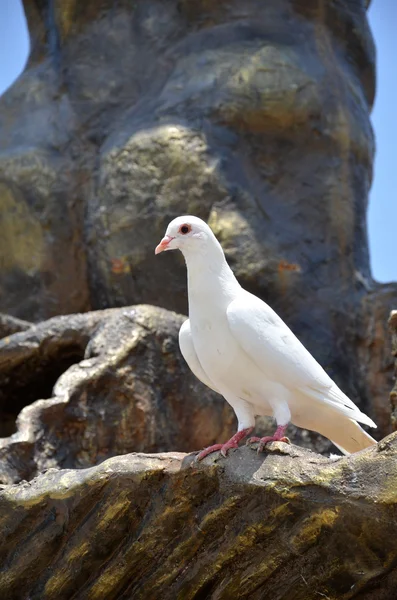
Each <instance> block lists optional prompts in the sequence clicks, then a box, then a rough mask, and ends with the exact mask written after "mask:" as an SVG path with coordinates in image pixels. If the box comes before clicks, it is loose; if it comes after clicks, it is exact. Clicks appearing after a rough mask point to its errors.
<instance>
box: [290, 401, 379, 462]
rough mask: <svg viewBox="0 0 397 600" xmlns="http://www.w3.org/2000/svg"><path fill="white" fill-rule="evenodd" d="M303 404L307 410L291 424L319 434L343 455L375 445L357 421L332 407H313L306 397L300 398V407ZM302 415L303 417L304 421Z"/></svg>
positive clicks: (323, 405)
mask: <svg viewBox="0 0 397 600" xmlns="http://www.w3.org/2000/svg"><path fill="white" fill-rule="evenodd" d="M305 404H306V406H307V409H306V410H302V411H301V412H300V418H299V417H298V418H293V419H292V421H293V423H294V424H295V425H298V427H303V428H304V429H311V430H312V431H317V432H318V433H321V435H323V436H325V437H327V438H328V439H329V440H331V441H332V442H333V443H334V444H335V446H337V447H338V448H339V450H340V451H341V452H343V453H344V454H351V453H353V452H358V451H359V450H363V449H364V448H368V447H369V446H373V445H374V444H376V440H374V438H373V437H371V436H370V435H369V434H368V433H367V432H366V431H364V429H363V428H362V427H360V425H359V424H358V423H357V421H355V420H354V419H351V418H349V417H348V416H346V415H344V414H341V413H340V412H339V411H338V410H335V409H334V408H333V407H332V406H330V405H327V404H322V405H321V404H320V403H318V404H317V405H316V406H315V407H313V405H312V403H311V402H310V401H309V399H308V398H307V396H306V398H305V397H301V403H300V405H301V406H302V405H305ZM310 404H311V406H310ZM306 406H304V408H306ZM309 408H310V409H311V410H309ZM314 409H315V410H314ZM302 415H304V417H305V418H304V419H303V418H302Z"/></svg>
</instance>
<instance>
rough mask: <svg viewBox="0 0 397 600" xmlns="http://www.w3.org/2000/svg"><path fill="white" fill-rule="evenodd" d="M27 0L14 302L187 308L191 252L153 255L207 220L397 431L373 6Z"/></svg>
mask: <svg viewBox="0 0 397 600" xmlns="http://www.w3.org/2000/svg"><path fill="white" fill-rule="evenodd" d="M24 6H25V11H26V14H27V18H28V25H29V31H30V37H31V56H30V59H29V62H28V64H27V67H26V70H25V72H24V73H23V74H22V76H21V77H20V78H19V79H18V81H17V82H16V83H15V84H14V85H13V86H12V87H11V88H10V89H9V90H8V91H7V92H6V93H5V94H4V95H3V96H2V98H1V100H0V129H1V132H2V135H1V139H0V180H1V185H0V220H1V221H0V224H1V228H2V231H3V235H2V239H1V240H0V254H1V256H2V260H1V267H0V309H1V310H3V311H5V312H9V313H11V314H12V315H14V316H16V317H19V318H22V319H29V320H34V321H39V320H42V319H44V318H48V317H51V316H53V315H56V314H64V313H73V312H80V311H86V310H89V309H92V308H98V309H103V308H108V307H115V306H121V305H131V304H136V303H140V302H144V303H150V304H155V305H160V306H163V307H166V308H168V309H172V310H176V311H178V312H182V313H185V312H186V285H185V281H186V275H185V268H184V265H183V261H182V258H181V257H180V256H178V255H177V254H175V253H174V254H171V253H170V254H168V255H166V256H161V257H158V258H157V259H155V257H154V255H153V248H154V246H155V245H156V244H157V242H158V240H159V239H160V237H161V236H162V234H163V232H164V228H165V226H166V224H167V222H168V221H169V220H170V219H171V218H172V217H174V216H176V215H178V214H180V213H184V212H192V213H195V214H197V215H198V216H200V217H203V218H204V219H207V220H208V221H209V223H210V225H211V226H212V227H213V228H214V230H215V232H216V234H217V235H218V236H219V238H220V240H221V242H222V244H223V246H224V248H225V250H226V255H227V258H228V260H229V261H230V263H231V265H232V267H233V268H234V270H235V271H236V274H237V276H238V277H239V279H240V280H241V282H242V283H243V284H244V285H245V286H246V287H247V288H248V289H249V290H250V291H252V292H254V293H256V294H258V295H259V296H261V297H262V298H264V299H265V300H267V301H269V302H270V303H271V305H272V306H273V308H274V309H275V310H277V311H278V312H279V313H280V314H281V316H282V317H283V318H284V319H285V320H286V321H287V323H288V324H289V325H290V326H291V327H292V329H293V330H294V331H295V333H296V334H297V335H298V336H299V337H300V338H301V339H302V341H303V342H304V343H305V344H306V345H307V346H308V348H309V350H310V351H311V352H312V353H313V354H314V355H315V356H316V358H317V359H318V360H319V361H320V363H321V364H322V365H323V366H324V367H325V369H326V370H327V371H328V372H329V373H330V374H331V376H332V377H334V378H335V379H336V380H337V383H338V384H339V385H341V387H342V388H343V390H344V391H345V392H346V393H347V394H348V395H350V396H351V397H352V399H353V400H354V401H355V402H357V403H359V404H360V406H361V408H362V409H363V410H365V411H367V412H369V413H370V414H371V416H372V417H374V418H375V419H376V420H377V421H378V422H379V424H380V435H384V434H386V433H387V432H388V431H390V423H389V421H390V419H389V416H390V411H389V405H388V399H387V396H388V386H389V384H390V376H391V372H392V363H391V361H389V362H387V360H386V359H384V356H387V354H388V352H389V349H390V348H389V347H388V346H387V344H388V334H387V324H386V320H387V317H386V318H385V315H388V313H389V312H390V310H391V309H392V308H394V307H395V306H396V303H397V286H396V285H395V284H393V285H390V286H386V287H387V290H386V291H387V293H384V287H383V286H380V285H378V284H376V283H375V282H374V281H373V280H372V278H371V273H370V268H369V260H368V244H367V230H366V208H367V197H368V190H369V186H370V182H371V175H372V158H373V149H374V146H373V135H372V131H371V127H370V122H369V111H370V108H371V106H372V102H373V96H374V47H373V41H372V38H371V34H370V32H369V29H368V23H367V18H366V10H365V3H364V2H354V3H352V2H350V1H349V0H341V1H340V2H332V1H331V0H320V1H317V0H316V1H314V0H308V1H307V2H301V1H298V0H282V1H278V0H277V2H276V1H275V0H272V1H270V2H266V3H263V2H262V1H261V0H247V1H245V2H244V4H242V3H241V2H240V0H222V1H220V0H216V1H214V2H204V1H201V0H193V1H189V2H187V1H184V0H183V1H177V0H169V1H168V2H161V1H159V0H138V1H137V2H134V3H131V2H130V1H129V0H120V1H118V2H114V0H101V1H100V2H98V1H97V0H86V1H85V2H84V3H79V2H76V1H75V0H43V1H41V2H36V1H34V0H24ZM373 302H374V304H373ZM374 309H375V313H376V315H377V319H383V320H382V321H381V322H380V321H379V322H378V321H376V323H375V329H374V312H373V311H374ZM374 330H376V342H374V340H373V339H372V337H371V335H372V333H374ZM365 332H367V333H369V334H370V337H369V339H365V338H363V335H365ZM386 363H387V364H386ZM363 364H365V365H371V369H367V368H365V369H363V367H362V365H363ZM373 365H376V367H375V366H373ZM386 390H387V391H386Z"/></svg>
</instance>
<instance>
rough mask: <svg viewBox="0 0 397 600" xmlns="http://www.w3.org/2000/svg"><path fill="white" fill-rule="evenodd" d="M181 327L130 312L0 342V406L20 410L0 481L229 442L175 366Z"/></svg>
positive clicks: (3, 449)
mask: <svg viewBox="0 0 397 600" xmlns="http://www.w3.org/2000/svg"><path fill="white" fill-rule="evenodd" d="M182 321H183V317H182V316H181V315H177V314H175V313H171V312H169V311H166V310H164V309H161V308H157V307H153V306H135V307H127V308H125V309H109V310H105V311H98V312H93V313H86V314H83V315H70V316H61V317H54V318H53V319H50V320H49V321H47V322H44V323H41V324H40V325H37V326H34V327H31V328H30V329H29V330H28V331H26V332H23V333H17V334H15V335H13V336H11V337H9V338H6V339H4V340H3V341H0V408H1V410H2V412H3V413H5V414H7V415H9V416H11V417H12V416H13V417H14V419H15V416H16V414H17V413H18V412H19V410H20V409H21V408H22V407H23V406H26V405H28V406H26V407H25V408H24V409H23V410H22V412H21V413H20V414H19V416H18V419H17V431H16V433H14V434H13V435H11V437H8V438H4V439H0V481H1V482H3V483H12V482H15V481H20V480H21V479H31V478H32V477H33V476H35V475H36V474H37V473H39V472H41V471H43V470H45V469H48V468H51V467H67V468H84V467H89V466H92V465H95V464H98V463H100V462H101V461H103V460H105V459H106V458H108V457H111V456H115V455H117V454H125V453H127V452H131V451H147V452H155V451H160V452H161V451H167V450H173V449H176V450H180V451H192V450H196V449H200V448H203V447H204V446H208V445H210V444H212V443H215V442H216V441H217V440H226V439H228V438H229V437H230V436H231V435H232V433H233V432H234V430H235V428H236V423H235V417H234V413H233V411H232V410H231V408H230V407H229V405H228V404H227V403H226V402H225V401H224V400H223V398H222V397H221V396H219V395H218V394H215V392H212V391H211V390H210V389H209V388H207V387H205V386H204V385H203V384H201V382H199V381H198V380H197V379H196V378H195V377H194V375H193V374H192V373H191V372H190V370H189V368H188V366H187V365H186V363H185V361H184V360H183V358H182V355H181V354H180V351H179V347H178V331H179V327H180V325H181V324H182ZM69 367H70V368H69ZM54 386H55V387H54ZM52 388H53V389H52ZM34 400H36V402H33V401H34ZM31 402H33V404H30V403H31ZM10 420H11V419H10V418H9V419H8V422H7V425H8V427H9V421H10ZM3 427H5V426H3ZM0 431H1V430H0ZM9 433H11V432H9V431H7V430H6V431H3V432H2V434H3V435H7V434H9ZM308 441H309V440H308ZM326 447H329V444H328V445H327V444H326Z"/></svg>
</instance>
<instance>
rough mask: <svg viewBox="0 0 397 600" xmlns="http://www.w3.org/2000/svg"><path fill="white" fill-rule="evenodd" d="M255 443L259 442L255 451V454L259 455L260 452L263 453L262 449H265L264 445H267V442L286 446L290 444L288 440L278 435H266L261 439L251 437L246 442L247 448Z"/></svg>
mask: <svg viewBox="0 0 397 600" xmlns="http://www.w3.org/2000/svg"><path fill="white" fill-rule="evenodd" d="M256 442H259V446H258V449H257V453H258V454H260V453H261V452H263V449H264V448H265V446H266V444H268V443H269V442H284V443H286V444H290V443H291V441H290V440H289V438H287V437H285V436H282V437H280V436H279V435H276V434H274V435H267V436H265V437H263V438H260V437H251V438H249V439H248V440H247V442H246V444H247V446H250V445H251V444H254V443H256Z"/></svg>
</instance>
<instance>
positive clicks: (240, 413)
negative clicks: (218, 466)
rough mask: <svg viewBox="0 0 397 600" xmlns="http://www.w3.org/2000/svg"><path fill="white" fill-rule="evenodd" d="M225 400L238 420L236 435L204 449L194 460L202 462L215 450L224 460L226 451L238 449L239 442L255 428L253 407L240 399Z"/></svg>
mask: <svg viewBox="0 0 397 600" xmlns="http://www.w3.org/2000/svg"><path fill="white" fill-rule="evenodd" d="M225 398H226V400H227V401H228V402H229V404H230V405H231V406H232V408H233V410H234V412H235V413H236V417H237V419H238V429H237V433H235V434H234V436H233V437H231V438H230V440H228V441H227V442H225V443H224V444H214V445H213V446H209V447H208V448H205V449H204V450H202V451H201V452H200V454H198V456H197V459H196V460H202V459H203V458H205V457H206V456H208V454H212V453H213V452H216V451H217V450H220V451H221V454H222V456H224V457H225V458H226V455H227V453H228V450H230V449H231V448H238V445H239V442H241V440H243V439H244V438H245V437H247V435H249V434H250V433H251V432H252V431H253V429H254V426H255V415H254V411H253V407H252V405H251V404H248V402H246V401H245V400H242V399H241V398H236V399H234V398H231V399H229V398H230V397H229V396H227V397H226V396H225Z"/></svg>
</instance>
